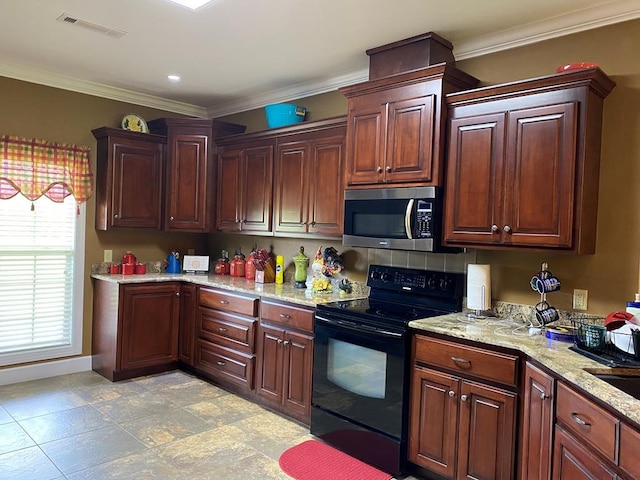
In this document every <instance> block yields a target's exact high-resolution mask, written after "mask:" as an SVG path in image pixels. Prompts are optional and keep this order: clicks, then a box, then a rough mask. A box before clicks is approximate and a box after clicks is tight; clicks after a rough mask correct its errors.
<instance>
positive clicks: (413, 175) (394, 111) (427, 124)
mask: <svg viewBox="0 0 640 480" xmlns="http://www.w3.org/2000/svg"><path fill="white" fill-rule="evenodd" d="M387 108H388V116H389V118H388V126H387V154H386V163H385V165H383V166H382V167H383V168H384V170H385V181H386V182H387V183H403V182H404V183H410V182H430V181H431V180H432V177H431V174H432V166H433V135H434V133H433V132H434V125H433V121H434V109H435V95H427V96H424V97H419V98H413V99H410V100H404V101H398V102H391V103H389V105H388V107H387Z"/></svg>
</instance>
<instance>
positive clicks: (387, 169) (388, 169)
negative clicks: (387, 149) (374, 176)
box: [384, 165, 391, 173]
mask: <svg viewBox="0 0 640 480" xmlns="http://www.w3.org/2000/svg"><path fill="white" fill-rule="evenodd" d="M384 170H385V171H386V172H387V173H391V167H390V166H389V165H387V166H386V168H385V169H384Z"/></svg>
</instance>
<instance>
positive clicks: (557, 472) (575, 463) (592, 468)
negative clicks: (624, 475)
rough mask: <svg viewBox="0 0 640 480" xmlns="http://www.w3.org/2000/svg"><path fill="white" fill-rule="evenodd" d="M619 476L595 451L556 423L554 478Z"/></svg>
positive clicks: (588, 479) (575, 479) (603, 479)
mask: <svg viewBox="0 0 640 480" xmlns="http://www.w3.org/2000/svg"><path fill="white" fill-rule="evenodd" d="M616 478H618V477H617V476H616V474H615V472H614V471H613V470H611V469H610V468H608V467H607V466H606V465H605V464H604V463H603V462H602V461H600V460H599V459H598V457H597V456H595V455H594V454H593V453H591V452H590V451H589V450H588V449H587V448H585V447H584V446H583V445H582V444H581V443H580V442H578V441H577V440H576V439H575V438H573V436H572V435H571V434H570V433H568V432H567V431H565V430H564V429H563V428H562V427H561V426H559V425H556V429H555V441H554V448H553V479H554V480H606V479H611V480H614V479H616Z"/></svg>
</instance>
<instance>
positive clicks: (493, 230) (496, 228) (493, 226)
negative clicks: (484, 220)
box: [491, 225, 500, 233]
mask: <svg viewBox="0 0 640 480" xmlns="http://www.w3.org/2000/svg"><path fill="white" fill-rule="evenodd" d="M498 230H500V229H499V228H498V225H491V231H492V232H494V233H495V232H497V231H498Z"/></svg>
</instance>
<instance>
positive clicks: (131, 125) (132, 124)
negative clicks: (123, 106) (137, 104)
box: [122, 113, 149, 133]
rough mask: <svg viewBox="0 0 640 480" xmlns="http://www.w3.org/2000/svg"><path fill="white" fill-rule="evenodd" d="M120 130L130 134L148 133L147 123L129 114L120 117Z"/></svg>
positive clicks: (133, 114) (137, 116)
mask: <svg viewBox="0 0 640 480" xmlns="http://www.w3.org/2000/svg"><path fill="white" fill-rule="evenodd" d="M122 128H123V129H124V130H129V131H131V132H141V133H149V127H148V126H147V122H145V121H144V119H143V118H142V117H140V116H139V115H136V114H135V113H130V114H128V115H125V116H124V117H122Z"/></svg>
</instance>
